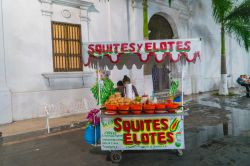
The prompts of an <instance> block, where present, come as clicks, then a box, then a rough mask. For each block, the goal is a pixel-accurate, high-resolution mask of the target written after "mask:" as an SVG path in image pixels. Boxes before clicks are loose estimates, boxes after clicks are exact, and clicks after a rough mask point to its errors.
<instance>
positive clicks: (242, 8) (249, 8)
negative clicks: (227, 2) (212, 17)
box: [225, 0, 250, 23]
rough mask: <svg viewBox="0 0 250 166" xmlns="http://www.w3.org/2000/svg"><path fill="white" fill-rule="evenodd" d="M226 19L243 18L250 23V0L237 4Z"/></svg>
mask: <svg viewBox="0 0 250 166" xmlns="http://www.w3.org/2000/svg"><path fill="white" fill-rule="evenodd" d="M225 19H226V20H230V19H234V20H238V19H241V20H245V21H247V22H249V23H250V0H244V1H243V2H242V3H240V4H239V5H238V6H236V7H235V8H234V9H233V10H232V12H230V13H229V14H228V16H227V17H226V18H225Z"/></svg>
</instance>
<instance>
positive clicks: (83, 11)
mask: <svg viewBox="0 0 250 166" xmlns="http://www.w3.org/2000/svg"><path fill="white" fill-rule="evenodd" d="M88 8H89V6H80V19H81V33H82V42H88V41H89V21H90V19H89V17H88Z"/></svg>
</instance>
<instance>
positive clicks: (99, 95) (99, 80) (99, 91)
mask: <svg viewBox="0 0 250 166" xmlns="http://www.w3.org/2000/svg"><path fill="white" fill-rule="evenodd" d="M97 81H98V100H99V103H98V105H99V106H101V76H100V66H99V62H97ZM95 118H96V115H95V116H94V125H95ZM95 146H96V126H95Z"/></svg>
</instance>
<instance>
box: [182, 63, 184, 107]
mask: <svg viewBox="0 0 250 166" xmlns="http://www.w3.org/2000/svg"><path fill="white" fill-rule="evenodd" d="M183 70H184V67H183V64H182V65H181V105H182V111H183V105H184V85H183V83H184V71H183Z"/></svg>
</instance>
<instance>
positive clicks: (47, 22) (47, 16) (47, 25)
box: [40, 0, 54, 72]
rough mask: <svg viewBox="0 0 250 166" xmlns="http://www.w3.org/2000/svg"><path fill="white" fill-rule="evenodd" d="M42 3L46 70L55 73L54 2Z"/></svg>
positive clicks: (47, 0) (43, 0) (42, 0)
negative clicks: (53, 49) (53, 47)
mask: <svg viewBox="0 0 250 166" xmlns="http://www.w3.org/2000/svg"><path fill="white" fill-rule="evenodd" d="M40 2H41V12H42V15H43V20H42V21H43V23H42V25H43V40H42V41H43V47H44V56H46V59H47V61H46V66H47V67H46V69H47V70H48V71H44V72H53V71H54V69H53V55H52V38H51V33H52V32H51V21H52V14H53V10H52V1H51V0H40Z"/></svg>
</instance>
